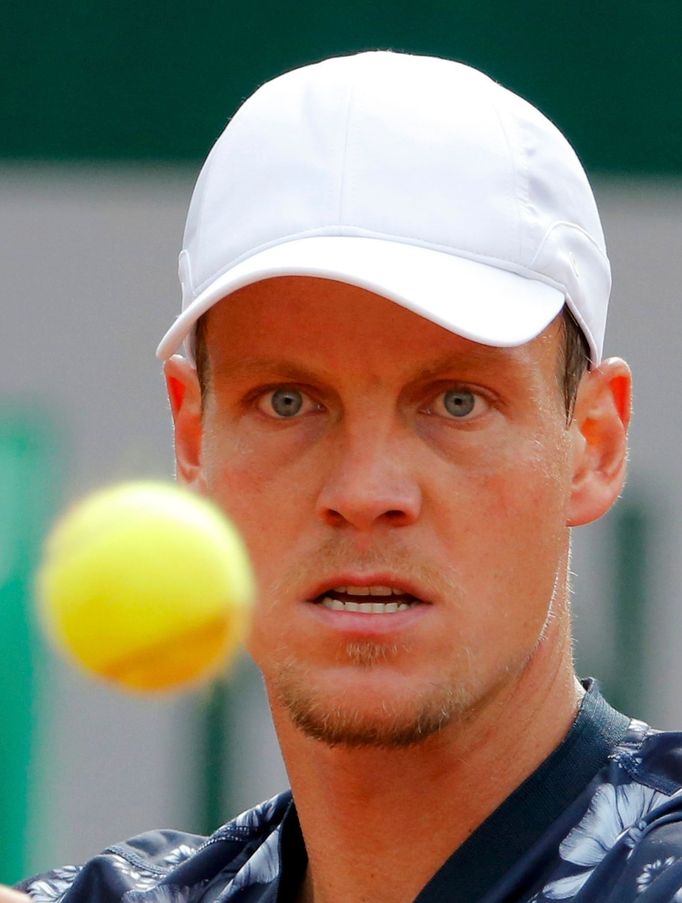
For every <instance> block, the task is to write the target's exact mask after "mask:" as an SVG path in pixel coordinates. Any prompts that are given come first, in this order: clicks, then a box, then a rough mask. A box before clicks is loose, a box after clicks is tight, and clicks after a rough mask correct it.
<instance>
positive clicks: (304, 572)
mask: <svg viewBox="0 0 682 903" xmlns="http://www.w3.org/2000/svg"><path fill="white" fill-rule="evenodd" d="M348 571H360V572H372V571H374V572H377V571H378V572H385V573H388V574H391V575H394V576H395V578H396V582H400V581H403V582H405V583H408V584H409V585H410V586H412V587H415V588H416V591H417V593H416V594H417V595H418V596H419V597H420V598H423V599H425V600H427V601H432V600H434V599H440V598H443V597H452V598H455V599H456V598H457V596H458V595H459V591H458V587H459V585H460V584H459V580H458V579H457V573H456V569H455V568H454V566H453V565H449V566H448V567H447V568H446V569H444V568H443V566H442V565H435V564H432V563H431V562H429V561H428V559H427V560H425V559H424V557H423V556H422V555H421V554H420V555H419V557H417V555H416V553H415V551H414V548H407V547H405V546H403V545H402V544H399V543H396V542H395V541H392V542H390V543H389V542H382V544H381V545H377V546H374V547H372V548H371V549H363V550H362V551H358V549H357V548H353V547H352V545H351V543H350V542H349V541H347V540H345V539H343V538H338V537H332V538H330V539H328V540H327V541H325V542H324V543H322V544H321V545H319V546H318V547H316V548H315V549H311V551H310V553H309V554H307V555H302V556H301V555H298V554H297V561H296V563H295V564H291V565H287V564H285V566H284V570H283V572H282V573H281V575H280V576H279V577H278V578H277V580H276V581H275V582H274V583H273V584H272V586H271V587H270V593H271V594H272V598H273V599H276V598H278V597H280V596H282V595H290V594H291V591H292V590H293V591H294V592H297V593H299V594H300V593H304V594H305V593H306V592H308V591H309V590H310V588H311V587H312V586H316V585H319V583H320V581H321V580H324V578H325V576H329V577H330V578H333V577H334V576H335V575H337V574H339V573H344V572H348Z"/></svg>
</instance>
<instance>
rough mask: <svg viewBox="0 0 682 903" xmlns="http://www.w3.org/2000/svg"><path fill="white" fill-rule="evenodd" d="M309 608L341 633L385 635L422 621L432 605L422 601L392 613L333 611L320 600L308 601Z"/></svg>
mask: <svg viewBox="0 0 682 903" xmlns="http://www.w3.org/2000/svg"><path fill="white" fill-rule="evenodd" d="M307 608H308V610H309V612H310V613H311V615H312V616H313V617H315V618H316V619H319V621H320V622H321V623H322V624H324V625H325V626H327V627H331V628H332V629H333V630H336V631H338V632H339V633H344V634H348V635H353V636H364V637H367V636H384V635H386V634H389V633H396V632H397V631H399V630H404V629H405V628H407V627H410V626H412V625H414V624H416V623H418V622H419V621H421V619H422V618H423V617H424V616H425V615H426V614H427V612H428V611H429V609H430V608H431V605H430V604H429V603H428V602H420V603H419V604H417V605H413V606H412V607H411V608H407V609H405V610H404V611H394V612H391V613H390V614H364V613H361V612H358V611H333V610H332V609H331V608H325V607H324V605H322V604H321V603H320V602H308V603H307Z"/></svg>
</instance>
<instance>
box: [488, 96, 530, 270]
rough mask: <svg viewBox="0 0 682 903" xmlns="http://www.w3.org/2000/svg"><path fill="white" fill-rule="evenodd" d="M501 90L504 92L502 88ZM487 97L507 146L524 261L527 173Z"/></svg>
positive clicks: (493, 102)
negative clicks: (524, 211) (519, 162)
mask: <svg viewBox="0 0 682 903" xmlns="http://www.w3.org/2000/svg"><path fill="white" fill-rule="evenodd" d="M494 84H495V85H496V86H497V87H498V88H502V85H498V84H497V82H495V83H494ZM502 90H504V89H503V88H502ZM488 95H489V98H490V105H491V107H492V108H493V110H494V112H495V116H496V117H497V121H498V123H499V126H500V129H501V131H502V135H503V137H504V140H505V144H506V146H507V152H508V154H509V160H510V164H511V170H512V174H513V183H514V198H515V200H516V202H517V203H516V205H515V207H516V211H515V212H516V220H517V222H516V227H517V236H518V247H517V256H518V258H519V259H520V260H525V259H526V254H525V253H524V251H525V248H524V244H525V243H524V241H523V233H524V230H523V217H522V216H521V211H520V207H521V206H523V207H525V208H526V209H528V207H529V192H528V173H527V169H526V166H525V165H524V167H523V172H521V168H520V166H519V165H518V163H517V160H516V155H515V153H514V147H513V146H512V142H511V139H510V136H509V132H508V130H507V125H506V123H505V121H504V118H503V116H502V113H501V112H500V109H499V107H498V105H497V99H496V98H495V96H494V94H493V92H492V91H490V90H488ZM520 150H521V153H522V154H523V158H524V164H525V161H526V152H525V148H524V147H523V146H522V145H521V146H520Z"/></svg>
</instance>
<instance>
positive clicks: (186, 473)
mask: <svg viewBox="0 0 682 903" xmlns="http://www.w3.org/2000/svg"><path fill="white" fill-rule="evenodd" d="M163 372H164V376H165V378H166V388H167V390H168V400H169V401H170V407H171V413H172V415H173V425H174V428H175V461H176V468H177V476H178V479H179V480H181V481H182V482H183V483H187V484H188V485H190V486H194V487H196V488H198V489H202V488H203V487H202V479H203V478H202V472H201V437H202V420H201V389H200V387H199V379H198V377H197V371H196V370H195V369H194V367H193V366H192V365H191V364H190V363H189V361H187V360H185V358H184V357H181V356H180V355H178V354H176V355H174V356H173V357H172V358H170V360H168V361H166V363H165V364H164V368H163Z"/></svg>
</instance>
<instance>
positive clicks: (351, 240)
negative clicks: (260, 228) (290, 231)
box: [156, 235, 565, 360]
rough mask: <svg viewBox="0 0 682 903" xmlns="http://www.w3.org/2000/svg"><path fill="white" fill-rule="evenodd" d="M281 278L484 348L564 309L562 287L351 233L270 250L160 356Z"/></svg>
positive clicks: (246, 266)
mask: <svg viewBox="0 0 682 903" xmlns="http://www.w3.org/2000/svg"><path fill="white" fill-rule="evenodd" d="M276 276H315V277H318V278H322V279H334V280H336V281H339V282H346V283H349V284H351V285H356V286H359V287H360V288H364V289H367V290H369V291H371V292H374V293H375V294H377V295H382V296H383V297H385V298H389V299H390V300H391V301H395V302H396V303H397V304H400V305H402V306H403V307H406V308H408V309H409V310H412V311H414V312H415V313H416V314H419V315H420V316H422V317H425V318H426V319H428V320H432V321H433V322H434V323H438V324H439V325H440V326H443V327H444V328H445V329H448V330H450V331H451V332H454V333H457V335H460V336H463V337H464V338H467V339H471V340H472V341H474V342H480V343H481V344H483V345H494V346H497V347H502V348H504V347H512V346H515V345H522V344H524V343H525V342H529V341H530V340H531V339H533V338H535V337H536V336H537V335H539V334H540V333H541V332H542V330H543V329H545V327H547V326H548V325H549V324H550V323H551V321H552V320H553V319H554V317H556V315H557V314H558V313H559V311H560V310H561V308H562V306H563V304H564V301H565V297H564V293H563V292H562V291H561V290H560V289H559V288H557V287H556V286H554V285H549V284H547V283H545V282H541V281H539V280H538V279H533V278H528V277H526V276H523V275H520V274H518V273H514V272H510V271H508V270H505V269H501V268H500V267H499V266H493V265H491V264H487V263H482V262H480V261H476V260H470V259H468V258H466V257H458V256H456V255H454V254H451V253H446V252H443V251H437V250H433V249H431V248H425V247H421V246H419V245H411V244H405V243H403V242H399V241H388V240H384V239H378V238H363V237H358V236H349V235H348V236H347V235H323V236H319V235H318V236H314V237H310V238H300V239H295V240H292V241H287V242H283V243H281V244H278V245H274V246H272V247H269V248H266V249H265V250H264V251H260V252H258V253H257V254H254V255H253V256H251V257H248V258H247V259H245V260H242V261H241V262H240V263H238V264H237V265H236V266H234V267H232V268H231V269H229V270H228V271H227V272H226V273H224V274H222V275H221V276H219V277H217V278H216V279H215V281H214V282H212V283H211V284H210V285H209V286H208V287H207V288H206V289H204V290H203V291H202V292H201V293H200V294H199V295H198V296H197V297H196V298H195V300H194V301H193V302H192V303H191V304H190V305H189V306H188V307H187V308H186V309H185V310H184V311H183V312H182V313H181V314H180V316H179V317H178V318H177V320H176V321H175V322H174V323H173V325H172V326H171V328H170V329H169V330H168V332H167V333H166V335H165V336H164V337H163V339H162V340H161V343H160V344H159V347H158V349H157V351H156V354H157V357H159V358H160V359H161V360H165V359H166V358H169V357H170V356H171V355H172V354H174V353H175V352H176V351H178V350H179V349H180V346H181V345H182V343H183V341H184V340H185V339H186V338H187V337H188V335H189V334H190V332H191V330H192V327H193V326H194V324H195V323H196V321H197V320H198V319H199V317H200V316H201V315H202V314H204V313H206V311H207V310H209V308H211V307H212V306H213V305H214V304H215V303H216V302H217V301H220V300H221V299H223V298H225V297H226V296H227V295H230V294H231V293H232V292H235V291H236V290H237V289H239V288H243V287H244V286H246V285H250V284H252V283H254V282H260V281H261V280H263V279H270V278H273V277H276Z"/></svg>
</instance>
